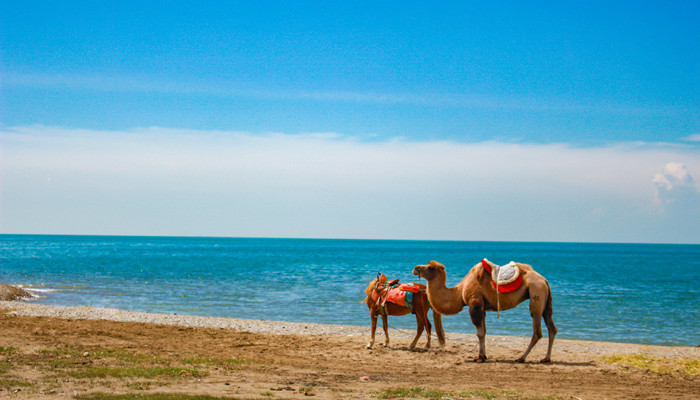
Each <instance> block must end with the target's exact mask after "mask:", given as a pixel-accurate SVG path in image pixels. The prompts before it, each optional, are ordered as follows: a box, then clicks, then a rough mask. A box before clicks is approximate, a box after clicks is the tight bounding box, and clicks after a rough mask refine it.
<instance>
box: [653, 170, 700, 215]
mask: <svg viewBox="0 0 700 400" xmlns="http://www.w3.org/2000/svg"><path fill="white" fill-rule="evenodd" d="M652 182H653V183H654V185H655V186H656V193H655V197H654V204H655V205H656V206H657V207H659V210H660V211H665V209H666V206H667V205H668V204H671V203H675V202H683V203H688V204H693V203H694V202H700V195H699V194H698V188H697V187H695V182H694V181H693V177H692V176H690V174H689V173H688V169H687V167H686V165H685V164H683V163H680V162H675V161H672V162H669V163H668V164H666V166H665V167H664V170H663V171H662V172H660V173H657V174H655V175H654V178H653V179H652Z"/></svg>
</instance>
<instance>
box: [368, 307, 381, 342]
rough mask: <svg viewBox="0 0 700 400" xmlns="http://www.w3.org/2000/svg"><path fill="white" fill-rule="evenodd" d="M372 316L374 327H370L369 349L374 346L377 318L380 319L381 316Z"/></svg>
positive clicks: (372, 314) (373, 314)
mask: <svg viewBox="0 0 700 400" xmlns="http://www.w3.org/2000/svg"><path fill="white" fill-rule="evenodd" d="M370 316H371V318H372V325H370V326H371V328H370V334H369V343H368V344H367V348H368V349H371V348H372V346H374V333H375V332H376V331H377V317H379V315H377V314H375V313H370Z"/></svg>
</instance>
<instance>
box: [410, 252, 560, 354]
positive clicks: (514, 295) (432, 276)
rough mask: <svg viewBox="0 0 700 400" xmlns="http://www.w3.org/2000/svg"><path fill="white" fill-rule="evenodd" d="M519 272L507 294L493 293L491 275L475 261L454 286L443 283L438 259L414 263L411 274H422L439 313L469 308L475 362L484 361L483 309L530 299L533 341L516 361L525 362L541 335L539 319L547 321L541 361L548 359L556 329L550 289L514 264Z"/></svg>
mask: <svg viewBox="0 0 700 400" xmlns="http://www.w3.org/2000/svg"><path fill="white" fill-rule="evenodd" d="M516 265H517V266H518V267H519V268H520V273H521V274H522V285H521V286H520V288H518V289H517V290H515V291H513V292H510V293H500V294H499V296H498V298H497V296H496V288H494V287H493V284H492V280H491V275H490V274H489V273H488V272H486V271H485V270H484V267H483V266H482V263H478V264H477V265H475V266H474V267H472V269H471V270H470V271H469V273H468V274H467V275H466V276H465V277H464V278H463V279H462V281H461V282H460V283H459V284H457V286H455V287H451V288H448V287H446V286H445V282H446V275H445V266H444V265H442V264H440V263H439V262H437V261H430V262H429V263H428V264H426V265H417V266H416V267H415V268H414V269H413V274H414V275H417V276H418V277H423V278H425V279H427V281H428V290H427V293H428V299H429V300H430V304H431V305H432V306H433V309H434V310H435V311H437V312H439V313H440V314H445V315H453V314H457V313H459V312H460V311H462V309H463V308H464V306H468V307H469V316H470V317H471V319H472V323H473V324H474V325H475V326H476V336H477V337H478V338H479V356H478V357H477V358H475V359H474V361H476V362H484V361H486V344H485V338H486V321H485V320H486V311H497V306H496V305H497V304H499V303H500V310H508V309H511V308H513V307H515V306H517V305H518V304H520V303H522V302H523V301H525V300H526V299H530V315H531V316H532V340H530V345H529V346H528V347H527V350H525V353H523V355H522V356H520V358H518V359H517V360H516V361H517V362H525V358H526V357H527V355H528V354H529V353H530V350H532V348H533V347H534V346H535V343H537V341H538V340H539V339H540V338H541V337H542V328H541V320H542V317H544V322H545V324H547V331H548V332H549V345H548V347H547V355H546V356H545V357H544V358H543V359H542V360H541V362H543V363H544V362H550V361H551V359H550V357H551V355H552V344H553V343H554V336H555V335H556V334H557V328H556V326H554V321H552V291H551V290H550V288H549V283H548V282H547V280H546V279H545V278H544V277H543V276H542V275H540V274H538V273H537V272H535V270H534V269H532V266H530V265H527V264H520V263H516Z"/></svg>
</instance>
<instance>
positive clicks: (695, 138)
mask: <svg viewBox="0 0 700 400" xmlns="http://www.w3.org/2000/svg"><path fill="white" fill-rule="evenodd" d="M683 140H685V141H688V142H700V133H696V134H694V135H690V136H686V137H684V138H683Z"/></svg>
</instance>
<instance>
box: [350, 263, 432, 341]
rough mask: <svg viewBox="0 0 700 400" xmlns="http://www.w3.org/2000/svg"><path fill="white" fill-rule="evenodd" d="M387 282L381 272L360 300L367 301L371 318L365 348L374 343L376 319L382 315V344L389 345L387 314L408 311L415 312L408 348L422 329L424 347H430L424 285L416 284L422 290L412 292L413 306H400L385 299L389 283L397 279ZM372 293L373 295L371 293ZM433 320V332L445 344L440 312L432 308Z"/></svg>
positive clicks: (427, 306)
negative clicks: (425, 338)
mask: <svg viewBox="0 0 700 400" xmlns="http://www.w3.org/2000/svg"><path fill="white" fill-rule="evenodd" d="M386 283H387V278H386V276H384V275H383V274H381V275H380V276H379V277H377V279H374V280H373V281H371V282H370V283H369V285H368V286H367V289H366V290H365V294H367V297H366V298H365V299H364V300H363V301H362V302H363V303H367V307H368V308H369V312H370V317H371V319H372V325H371V332H370V339H369V343H368V344H367V348H368V349H371V348H372V346H373V345H374V333H375V332H376V330H377V319H378V318H379V316H380V315H381V316H382V327H383V328H384V336H385V338H386V341H385V342H384V346H386V347H389V330H388V328H389V323H388V321H387V319H388V317H389V315H407V314H410V313H413V314H416V337H415V338H413V341H412V342H411V344H410V346H408V348H409V349H413V348H414V347H416V343H417V342H418V339H419V338H420V336H421V334H422V333H423V329H425V331H426V336H427V338H428V340H427V343H426V344H425V348H426V349H428V348H430V328H431V326H430V320H428V310H429V309H430V308H431V307H430V304H428V296H427V295H426V294H425V285H421V284H417V286H419V287H420V288H421V289H422V290H420V291H419V292H418V293H414V294H413V306H412V308H408V307H404V306H400V305H398V304H394V303H392V302H389V301H385V299H386V296H387V294H388V291H389V289H390V288H391V286H392V284H391V283H398V279H395V280H393V281H390V282H389V284H386ZM373 294H374V295H373ZM433 321H434V322H435V332H436V333H437V336H438V342H439V343H440V347H444V346H445V331H444V330H443V328H442V317H441V316H440V314H438V313H437V312H435V310H433Z"/></svg>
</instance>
